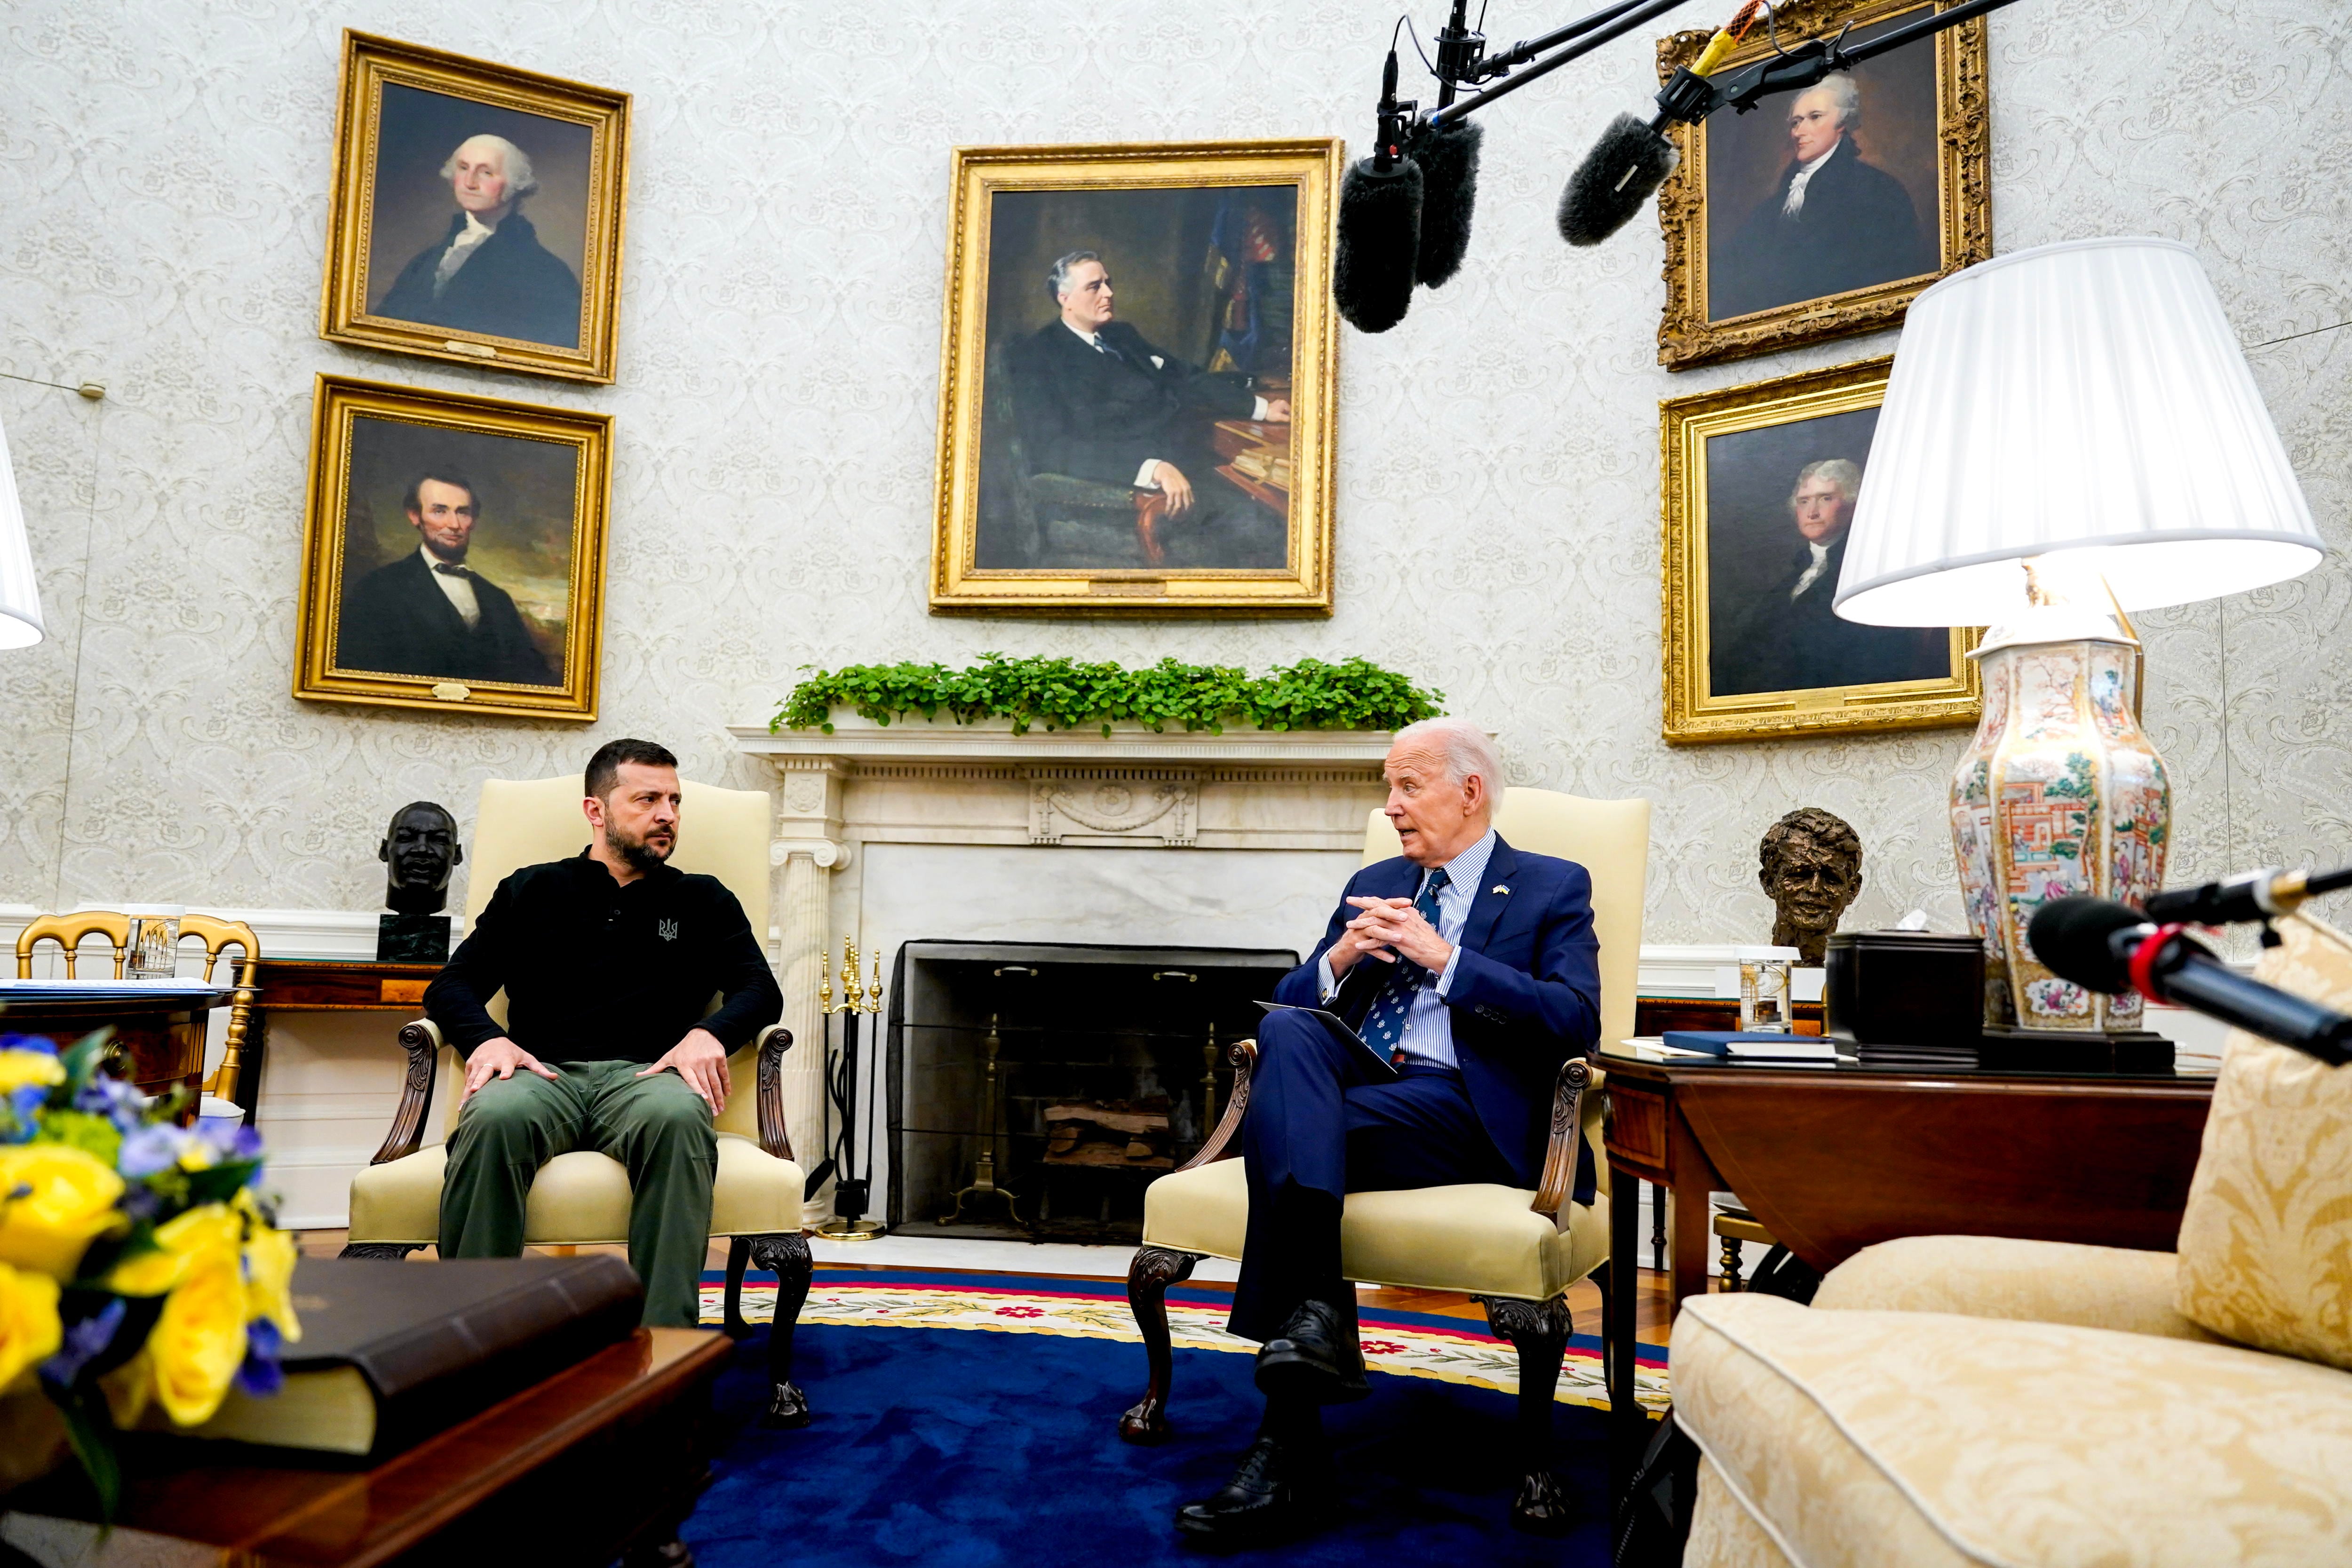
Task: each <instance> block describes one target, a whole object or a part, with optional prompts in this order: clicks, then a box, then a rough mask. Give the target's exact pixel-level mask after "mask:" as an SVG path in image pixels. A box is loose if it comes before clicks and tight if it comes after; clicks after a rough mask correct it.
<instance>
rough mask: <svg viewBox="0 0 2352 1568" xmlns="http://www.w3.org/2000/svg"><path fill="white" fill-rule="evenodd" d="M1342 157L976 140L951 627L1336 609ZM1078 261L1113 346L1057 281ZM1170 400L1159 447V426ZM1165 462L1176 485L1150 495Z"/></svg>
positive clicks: (952, 322) (958, 327)
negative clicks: (984, 621)
mask: <svg viewBox="0 0 2352 1568" xmlns="http://www.w3.org/2000/svg"><path fill="white" fill-rule="evenodd" d="M1340 159H1341V150H1340V143H1339V140H1338V139H1337V138H1332V137H1318V138H1308V139H1298V140H1282V141H1256V142H1174V143H1161V144H1153V145H1134V144H1116V145H1085V146H1063V147H963V148H959V149H957V151H956V153H955V157H954V163H953V167H952V170H951V173H950V213H949V221H948V258H947V304H946V310H945V312H944V315H945V320H944V321H943V322H942V325H941V331H940V416H939V469H938V476H937V505H936V510H935V514H934V521H933V528H932V542H931V587H930V608H931V610H932V612H933V613H935V614H940V613H965V614H983V615H1019V616H1038V615H1049V616H1328V615H1329V614H1330V613H1331V584H1332V567H1331V542H1332V539H1331V536H1332V521H1331V520H1332V498H1333V481H1334V472H1333V459H1332V447H1333V443H1332V434H1333V429H1334V426H1335V422H1336V418H1337V413H1338V410H1337V407H1336V404H1337V396H1336V393H1337V387H1338V375H1339V373H1338V359H1337V356H1338V347H1339V344H1338V333H1337V329H1336V326H1335V321H1334V315H1333V311H1332V309H1331V242H1332V233H1333V223H1332V219H1333V202H1334V200H1335V196H1336V193H1337V191H1338V187H1339V174H1340V167H1341V164H1340ZM1080 252H1086V253H1091V254H1092V255H1093V257H1094V263H1095V265H1094V266H1093V268H1090V269H1089V268H1087V263H1084V262H1080V263H1076V268H1075V271H1076V275H1079V276H1083V277H1085V278H1087V279H1093V280H1095V281H1094V282H1093V283H1090V285H1089V286H1090V287H1101V286H1110V291H1111V292H1112V293H1113V294H1116V295H1117V296H1118V298H1117V300H1116V303H1115V304H1112V303H1110V302H1108V301H1106V302H1105V305H1104V308H1105V309H1109V310H1116V311H1117V312H1118V315H1117V316H1116V319H1115V320H1111V319H1106V320H1105V321H1104V322H1103V325H1102V327H1101V330H1100V331H1099V332H1097V333H1095V334H1094V335H1093V336H1091V337H1090V336H1089V335H1087V333H1076V334H1075V335H1073V333H1072V332H1070V331H1064V327H1063V322H1064V321H1065V316H1064V307H1063V305H1062V304H1061V302H1060V298H1061V297H1060V296H1058V295H1057V294H1056V293H1055V290H1054V286H1053V284H1052V283H1051V282H1050V281H1049V279H1059V278H1062V277H1063V276H1064V275H1063V274H1062V273H1060V272H1059V271H1056V270H1055V269H1054V268H1053V264H1054V263H1055V261H1056V260H1058V259H1059V258H1066V257H1067V256H1070V255H1073V254H1076V253H1080ZM1075 297H1076V296H1075V295H1073V299H1075ZM1097 344H1100V345H1107V346H1103V347H1097ZM1147 363H1148V365H1149V369H1146V368H1145V366H1146V365H1147ZM1101 377H1108V378H1109V385H1108V395H1103V396H1097V395H1094V393H1095V392H1098V391H1101V390H1102V389H1101V388H1097V387H1095V380H1096V378H1101ZM1130 387H1132V388H1133V389H1135V397H1134V399H1133V400H1130V399H1129V391H1130ZM1163 397H1164V398H1165V399H1167V400H1168V401H1167V404H1166V407H1167V408H1168V409H1169V410H1170V412H1168V413H1167V414H1166V415H1165V417H1166V419H1167V420H1168V423H1167V425H1166V426H1164V430H1163V435H1162V436H1161V437H1154V438H1155V439H1164V441H1165V442H1166V443H1167V444H1168V449H1167V450H1159V449H1156V448H1155V447H1150V445H1148V444H1145V443H1146V437H1144V436H1142V435H1140V434H1139V431H1141V430H1142V429H1144V428H1146V427H1147V426H1149V425H1150V420H1152V419H1154V418H1157V417H1160V416H1155V415H1151V414H1150V413H1148V412H1147V411H1146V408H1145V405H1146V404H1147V403H1148V402H1149V401H1150V399H1156V398H1163ZM1284 406H1286V407H1287V410H1288V415H1289V417H1288V420H1287V422H1286V423H1285V422H1283V421H1282V420H1281V419H1279V418H1278V417H1276V416H1279V415H1280V414H1281V413H1282V412H1283V407H1284ZM1104 410H1110V411H1111V412H1109V413H1108V414H1104V413H1102V411H1104ZM1138 457H1140V458H1141V462H1140V463H1139V462H1138V461H1137V458H1138ZM1155 458H1156V459H1159V460H1160V468H1169V467H1174V468H1176V469H1177V470H1178V479H1176V480H1175V481H1173V482H1171V483H1170V484H1168V485H1165V486H1162V485H1159V484H1158V483H1157V481H1156V479H1155V480H1154V482H1152V483H1150V484H1147V483H1145V478H1144V477H1145V476H1146V475H1147V474H1150V475H1157V474H1158V472H1159V469H1158V468H1153V467H1152V461H1153V459H1155ZM1129 470H1134V471H1133V472H1130V471H1129ZM1186 495H1189V496H1190V497H1191V498H1192V499H1191V500H1189V501H1187V502H1185V503H1184V504H1183V505H1182V506H1181V509H1179V508H1177V507H1176V505H1175V503H1176V502H1177V501H1178V500H1180V498H1181V496H1186Z"/></svg>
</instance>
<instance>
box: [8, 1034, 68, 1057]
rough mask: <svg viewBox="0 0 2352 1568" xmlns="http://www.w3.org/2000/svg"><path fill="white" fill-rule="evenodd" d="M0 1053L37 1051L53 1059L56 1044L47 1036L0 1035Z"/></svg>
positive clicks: (56, 1047)
mask: <svg viewBox="0 0 2352 1568" xmlns="http://www.w3.org/2000/svg"><path fill="white" fill-rule="evenodd" d="M0 1051H38V1052H39V1053H40V1054H41V1055H43V1056H45V1057H53V1056H56V1055H57V1054H58V1043H57V1041H55V1040H53V1039H51V1038H49V1037H48V1036H47V1035H0Z"/></svg>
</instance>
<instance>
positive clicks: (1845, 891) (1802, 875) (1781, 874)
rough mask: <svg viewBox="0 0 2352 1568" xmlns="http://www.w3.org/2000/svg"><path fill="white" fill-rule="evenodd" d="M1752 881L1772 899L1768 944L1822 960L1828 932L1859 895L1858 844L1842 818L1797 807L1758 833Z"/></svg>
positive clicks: (1807, 959) (1811, 961) (1803, 960)
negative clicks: (1760, 839)
mask: <svg viewBox="0 0 2352 1568" xmlns="http://www.w3.org/2000/svg"><path fill="white" fill-rule="evenodd" d="M1756 858H1757V859H1758V861H1759V869H1758V872H1757V880H1758V881H1759V882H1761V883H1762V884H1763V885H1764V892H1765V895H1766V896H1767V897H1768V898H1769V899H1770V900H1772V909H1773V916H1772V942H1773V945H1774V946H1776V947H1793V948H1795V949H1796V950H1797V952H1798V954H1799V960H1798V961H1799V962H1800V963H1808V964H1817V963H1821V962H1822V951H1823V949H1824V948H1825V947H1826V946H1827V945H1828V942H1829V940H1830V932H1832V931H1835V930H1837V925H1838V920H1839V917H1840V916H1842V915H1843V914H1844V913H1845V910H1846V906H1847V905H1848V904H1851V903H1853V900H1854V898H1855V896H1856V895H1858V894H1859V893H1860V892H1861V891H1862V840H1861V839H1860V838H1858V837H1855V836H1854V831H1853V828H1851V827H1849V826H1846V824H1845V822H1844V821H1843V819H1842V818H1840V817H1836V816H1831V815H1830V814H1829V813H1828V812H1826V811H1823V810H1822V809H1821V808H1820V807H1819V806H1812V805H1808V806H1802V807H1800V808H1799V809H1798V810H1795V811H1792V812H1790V814H1789V815H1788V816H1784V817H1782V818H1781V819H1780V821H1778V822H1776V823H1774V824H1773V825H1772V826H1769V827H1768V828H1766V829H1765V830H1764V842H1763V843H1762V844H1760V845H1759V846H1757V851H1756Z"/></svg>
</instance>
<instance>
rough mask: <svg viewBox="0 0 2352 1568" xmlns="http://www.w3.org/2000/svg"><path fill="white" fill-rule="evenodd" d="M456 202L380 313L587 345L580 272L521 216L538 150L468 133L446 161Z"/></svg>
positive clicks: (534, 186)
mask: <svg viewBox="0 0 2352 1568" xmlns="http://www.w3.org/2000/svg"><path fill="white" fill-rule="evenodd" d="M441 178H443V179H445V180H446V181H448V182H449V194H450V195H451V197H452V198H453V199H454V200H455V202H456V204H457V211H456V212H454V213H453V214H451V215H450V217H449V224H448V228H447V229H446V232H445V233H443V234H442V236H441V237H439V238H438V239H436V240H435V241H434V242H433V243H432V244H431V245H428V246H426V247H425V248H424V249H423V250H420V251H418V252H417V253H416V255H415V257H414V258H412V259H411V260H410V261H409V262H408V264H407V265H406V266H405V267H404V268H401V270H400V275H399V277H397V278H396V279H394V281H393V285H392V287H391V288H390V289H387V290H386V291H385V293H384V295H383V299H381V300H378V301H377V302H376V304H375V305H374V307H373V314H375V315H379V316H390V317H394V318H395V319H397V320H399V321H416V322H421V323H423V324H425V325H427V326H436V327H448V328H452V329H455V330H456V331H467V332H482V333H485V334H488V335H489V336H492V337H501V338H521V339H524V340H525V341H527V342H535V343H548V344H551V345H553V346H555V347H558V348H567V349H568V348H576V347H578V346H579V343H580V279H579V277H578V276H577V275H576V274H575V273H573V271H572V268H570V267H569V266H567V265H565V263H564V262H563V260H562V258H560V257H557V256H555V255H553V254H552V253H551V252H550V251H549V250H548V249H547V248H546V247H544V246H542V245H541V244H540V242H539V232H538V230H536V229H534V228H533V227H532V226H531V223H530V219H529V218H527V217H525V216H523V214H522V202H523V199H524V198H525V197H526V196H529V195H532V194H533V193H535V192H536V191H538V189H539V188H540V187H539V181H538V178H537V176H536V174H534V173H533V171H532V168H531V162H530V153H526V152H524V151H523V150H522V149H521V148H520V147H518V146H516V145H515V144H514V143H513V142H509V141H508V140H507V139H506V138H505V137H503V136H493V135H489V134H488V133H484V134H480V135H475V136H468V137H467V138H466V140H465V141H463V142H460V143H458V145H457V150H456V151H454V152H452V153H450V154H449V158H448V161H447V162H446V163H444V164H443V165H442V166H441Z"/></svg>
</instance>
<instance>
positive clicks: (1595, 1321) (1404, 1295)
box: [296, 1230, 1720, 1345]
mask: <svg viewBox="0 0 2352 1568" xmlns="http://www.w3.org/2000/svg"><path fill="white" fill-rule="evenodd" d="M296 1234H297V1237H298V1238H299V1241H300V1243H301V1247H302V1250H303V1252H304V1253H305V1254H307V1255H308V1256H310V1257H312V1258H332V1257H333V1256H334V1255H335V1254H336V1253H338V1252H340V1251H341V1250H342V1247H343V1240H344V1237H345V1236H346V1235H347V1234H348V1233H346V1232H344V1231H340V1230H305V1231H299V1232H297V1233H296ZM533 1250H536V1251H545V1252H551V1253H562V1254H572V1253H580V1252H612V1253H619V1254H625V1253H626V1252H627V1250H628V1249H627V1248H626V1247H541V1248H534V1249H533ZM413 1256H414V1257H415V1258H419V1259H422V1258H431V1257H432V1256H433V1249H432V1248H431V1247H426V1248H425V1249H424V1250H422V1251H420V1252H417V1253H415V1254H414V1255H413ZM703 1267H704V1268H726V1267H727V1243H726V1242H725V1241H723V1240H720V1241H714V1242H712V1243H711V1244H710V1251H709V1256H708V1257H707V1258H705V1259H704V1260H703ZM820 1267H822V1268H871V1269H873V1270H875V1271H876V1272H877V1273H885V1274H887V1273H889V1272H891V1271H892V1270H891V1269H890V1268H889V1267H888V1266H887V1265H883V1264H856V1263H826V1264H823V1265H820ZM1038 1278H1039V1279H1112V1281H1113V1282H1114V1283H1121V1284H1123V1283H1124V1282H1125V1281H1124V1280H1123V1279H1117V1278H1115V1277H1112V1276H1106V1275H1098V1274H1072V1275H1049V1274H1048V1275H1039V1276H1038ZM1186 1283H1187V1286H1188V1288H1189V1289H1200V1290H1231V1289H1233V1287H1231V1286H1230V1285H1216V1284H1210V1283H1207V1282H1204V1281H1199V1280H1189V1281H1187V1282H1186ZM1719 1287H1720V1282H1719V1281H1718V1282H1717V1288H1719ZM1636 1292H1637V1294H1636V1296H1635V1301H1634V1313H1633V1321H1634V1325H1635V1331H1636V1334H1637V1337H1638V1338H1639V1339H1640V1340H1641V1342H1643V1344H1646V1345H1663V1344H1664V1343H1666V1342H1667V1332H1666V1324H1667V1321H1668V1320H1669V1318H1670V1317H1671V1316H1672V1314H1671V1313H1670V1312H1669V1311H1668V1310H1667V1306H1666V1277H1665V1276H1664V1275H1663V1274H1661V1273H1659V1272H1657V1271H1656V1270H1654V1269H1650V1268H1644V1269H1643V1270H1641V1278H1640V1280H1639V1283H1638V1284H1637V1286H1636ZM1357 1300H1359V1301H1360V1303H1361V1304H1362V1305H1364V1306H1367V1307H1386V1308H1389V1309H1390V1310H1393V1311H1400V1312H1429V1313H1433V1314H1435V1315H1437V1316H1440V1317H1447V1318H1468V1319H1471V1320H1474V1321H1478V1322H1482V1323H1483V1322H1485V1321H1486V1309H1485V1308H1483V1307H1481V1306H1479V1305H1478V1303H1477V1302H1475V1301H1474V1300H1471V1299H1470V1298H1469V1297H1467V1296H1464V1295H1460V1294H1458V1293H1456V1292H1454V1291H1452V1290H1401V1289H1391V1288H1389V1287H1387V1286H1376V1287H1373V1288H1371V1289H1366V1290H1364V1291H1362V1292H1361V1293H1360V1295H1359V1296H1358V1298H1357ZM1568 1305H1569V1310H1570V1312H1571V1313H1572V1314H1573V1315H1574V1318H1575V1322H1576V1331H1577V1332H1578V1333H1580V1334H1598V1333H1599V1332H1600V1331H1601V1291H1600V1289H1599V1287H1597V1286H1595V1285H1594V1284H1593V1283H1592V1282H1591V1280H1589V1279H1587V1280H1584V1281H1582V1282H1581V1283H1580V1284H1578V1285H1576V1286H1574V1287H1572V1288H1571V1289H1570V1290H1569V1293H1568Z"/></svg>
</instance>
